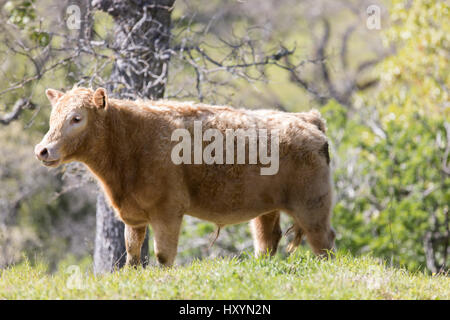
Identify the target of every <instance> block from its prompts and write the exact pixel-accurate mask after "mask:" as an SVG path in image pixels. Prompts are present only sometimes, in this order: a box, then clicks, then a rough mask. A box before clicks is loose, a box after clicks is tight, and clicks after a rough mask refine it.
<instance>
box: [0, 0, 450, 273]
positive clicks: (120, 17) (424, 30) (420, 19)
mask: <svg viewBox="0 0 450 320" xmlns="http://www.w3.org/2000/svg"><path fill="white" fill-rule="evenodd" d="M155 22H156V23H155ZM151 23H154V25H151V26H150V24H151ZM155 26H156V27H155ZM146 28H147V29H146ZM152 28H153V29H152ZM0 30H1V31H0V268H5V267H7V266H10V265H14V264H17V263H20V262H21V261H22V260H23V259H25V258H27V259H29V260H30V261H36V260H43V261H45V262H47V263H48V264H49V265H50V270H56V269H57V268H58V267H59V266H60V265H61V264H67V263H69V264H70V263H77V264H81V263H84V264H85V265H89V266H91V265H92V263H93V258H92V257H93V254H94V249H95V246H96V210H98V208H97V207H98V206H97V201H98V199H97V193H98V187H97V184H96V182H95V181H94V180H93V178H92V177H91V176H90V174H89V173H88V172H87V171H86V169H85V168H84V166H83V165H82V164H79V163H73V164H70V165H65V166H64V167H61V168H58V169H47V168H44V167H43V166H41V165H40V164H39V162H38V161H36V160H35V158H34V153H33V148H34V145H35V144H36V143H37V142H39V141H40V140H41V138H42V136H43V135H44V134H45V132H46V131H47V130H48V118H49V114H50V104H49V102H48V101H47V99H46V97H45V94H44V91H45V89H46V88H55V89H60V90H68V89H70V88H72V87H73V86H74V85H79V86H87V87H93V88H96V87H98V86H104V87H106V88H108V90H109V91H110V92H111V93H110V94H111V95H112V96H117V97H123V98H137V97H143V98H160V97H164V98H168V99H178V100H192V101H202V102H205V103H211V104H226V105H231V106H233V107H245V108H251V109H259V108H272V109H278V110H284V111H289V112H301V111H307V110H309V109H311V108H317V109H319V110H320V111H321V113H322V115H323V116H324V118H325V119H326V120H327V126H328V136H329V138H330V140H331V145H330V153H331V158H332V168H333V179H334V187H335V207H334V211H333V219H332V224H333V226H334V228H335V229H336V231H337V240H336V244H337V247H338V248H339V249H341V250H345V251H349V252H351V253H352V254H354V255H360V254H367V253H370V254H371V255H373V256H376V257H380V258H383V259H384V260H387V261H388V263H390V264H392V265H395V266H403V267H406V268H408V269H410V270H426V271H427V272H433V273H436V272H439V271H444V272H445V271H446V270H448V265H449V262H450V239H449V205H450V162H449V154H450V124H449V119H450V108H449V107H450V103H449V85H450V66H449V57H450V6H449V2H448V1H439V0H436V1H427V0H416V1H413V0H410V1H400V0H394V1H375V0H373V1H362V0H361V1H360V0H355V1H351V0H349V1H345V0H338V1H336V0H309V1H308V0H264V1H257V0H230V1H219V0H211V1H200V0H189V1H188V0H176V1H173V0H172V1H145V0H132V1H122V0H109V1H105V0H103V1H102V0H94V1H82V0H80V1H67V0H64V1H47V0H40V1H34V0H17V1H0ZM145 30H147V31H148V32H144V31H145ZM155 30H157V32H156V33H155ZM155 34H156V35H157V36H155ZM130 39H131V40H130ZM150 56H151V57H150ZM149 57H150V58H149ZM149 59H150V60H149ZM148 61H150V63H148ZM155 61H156V62H155ZM152 70H153V71H154V70H157V71H158V72H157V74H156V75H155V72H153V73H152ZM97 215H98V212H97ZM289 226H290V221H289V218H288V217H286V216H284V217H283V218H282V229H283V231H286V230H287V229H288V227H289ZM214 231H215V226H214V225H213V224H210V223H207V222H204V221H200V220H197V219H194V218H190V217H186V218H185V221H184V226H183V229H182V236H181V238H180V244H179V250H178V252H179V253H178V257H177V263H179V264H183V263H188V262H189V261H192V259H194V258H205V257H216V256H223V255H235V254H240V253H241V252H243V251H252V250H253V248H252V239H251V235H250V232H249V226H248V224H242V225H236V226H228V227H225V228H224V229H222V231H221V234H220V236H219V238H218V239H217V241H216V242H215V244H214V245H212V246H211V247H210V243H211V242H212V238H213V236H214ZM149 238H150V240H151V239H152V235H151V230H150V233H149ZM288 241H289V235H286V236H285V237H283V239H282V240H281V247H280V252H281V253H280V254H284V253H283V252H284V251H285V250H284V249H285V246H286V244H287V242H288ZM149 244H150V252H151V254H150V261H153V260H154V258H153V256H152V241H150V242H149Z"/></svg>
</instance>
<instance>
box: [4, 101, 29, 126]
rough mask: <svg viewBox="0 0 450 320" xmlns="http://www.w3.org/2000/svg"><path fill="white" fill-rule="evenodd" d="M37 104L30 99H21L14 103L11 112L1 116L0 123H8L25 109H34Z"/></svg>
mask: <svg viewBox="0 0 450 320" xmlns="http://www.w3.org/2000/svg"><path fill="white" fill-rule="evenodd" d="M35 107H36V106H35V105H34V104H33V103H32V102H31V101H30V100H29V99H19V100H17V101H16V103H15V104H14V106H13V108H12V110H11V112H9V113H6V114H4V115H3V116H0V124H2V125H8V124H9V123H11V122H12V121H14V120H16V119H17V118H18V117H19V116H20V114H21V113H22V111H23V110H25V109H30V110H32V109H34V108H35Z"/></svg>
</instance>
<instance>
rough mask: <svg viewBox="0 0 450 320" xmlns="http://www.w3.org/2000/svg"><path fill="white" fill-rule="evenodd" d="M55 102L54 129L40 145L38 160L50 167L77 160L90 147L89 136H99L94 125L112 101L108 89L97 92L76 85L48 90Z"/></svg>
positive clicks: (51, 123)
mask: <svg viewBox="0 0 450 320" xmlns="http://www.w3.org/2000/svg"><path fill="white" fill-rule="evenodd" d="M45 93H46V95H47V97H48V99H49V100H50V103H51V105H52V112H51V115H50V129H49V130H48V132H47V134H46V135H45V136H44V138H43V139H42V141H41V142H40V143H39V144H37V145H36V147H35V149H34V153H35V155H36V157H37V159H38V160H40V161H41V162H42V163H43V164H44V165H46V166H49V167H57V166H58V165H60V164H61V163H64V162H70V161H72V160H76V158H77V157H76V156H77V154H78V153H79V152H80V151H81V150H80V149H82V148H86V147H87V145H88V142H89V141H88V140H89V139H95V137H94V136H93V135H94V132H93V127H95V122H98V120H99V118H102V114H104V112H105V109H106V108H107V105H108V98H107V96H106V90H105V89H103V88H99V89H97V90H96V91H95V92H94V91H93V90H91V89H86V88H74V89H72V90H70V91H68V92H66V93H63V92H61V91H58V90H54V89H47V90H46V91H45Z"/></svg>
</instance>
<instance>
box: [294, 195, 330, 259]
mask: <svg viewBox="0 0 450 320" xmlns="http://www.w3.org/2000/svg"><path fill="white" fill-rule="evenodd" d="M331 202H332V199H331V193H330V192H328V193H325V194H323V195H321V196H317V197H315V198H310V199H309V200H308V201H307V202H306V205H305V206H304V209H303V210H299V211H298V212H296V213H295V214H294V218H295V219H296V220H297V223H298V224H299V227H300V228H301V230H303V231H304V233H305V234H306V240H307V241H308V243H309V245H310V246H311V248H312V250H313V252H314V253H315V254H317V255H321V256H325V255H326V254H327V251H332V250H333V249H334V238H335V236H336V233H335V231H334V229H333V228H332V227H331V223H330V218H331Z"/></svg>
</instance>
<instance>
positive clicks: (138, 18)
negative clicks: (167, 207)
mask: <svg viewBox="0 0 450 320" xmlns="http://www.w3.org/2000/svg"><path fill="white" fill-rule="evenodd" d="M174 2H175V0H159V1H158V0H131V1H130V0H93V1H92V5H93V7H95V8H97V9H100V10H103V11H105V12H107V13H109V14H110V15H111V16H112V17H113V18H114V21H115V40H114V41H115V43H114V45H113V47H114V49H115V51H116V56H115V58H116V59H115V64H114V67H113V71H112V74H111V77H110V82H109V83H107V85H106V87H107V89H108V92H110V94H112V95H113V96H116V97H119V98H127V99H135V98H149V99H158V98H162V97H163V95H164V89H165V85H166V81H167V72H168V63H169V59H170V51H169V40H170V18H171V17H170V15H171V12H172V7H173V4H174ZM141 252H142V255H141V260H143V261H145V262H147V261H148V232H147V237H146V240H145V241H144V245H143V247H142V251H141ZM125 259H126V251H125V240H124V225H123V223H122V222H120V221H119V220H117V219H116V218H115V215H114V213H113V211H112V209H111V208H110V207H109V206H108V205H107V204H106V202H105V199H104V196H103V195H102V194H99V196H98V199H97V227H96V237H95V254H94V272H95V273H102V272H109V271H112V270H114V269H116V268H120V267H122V266H123V265H124V263H125Z"/></svg>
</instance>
